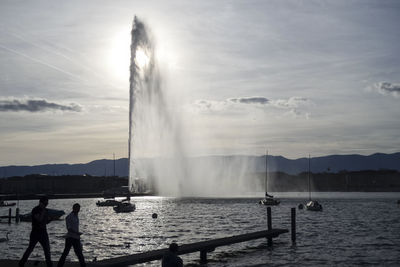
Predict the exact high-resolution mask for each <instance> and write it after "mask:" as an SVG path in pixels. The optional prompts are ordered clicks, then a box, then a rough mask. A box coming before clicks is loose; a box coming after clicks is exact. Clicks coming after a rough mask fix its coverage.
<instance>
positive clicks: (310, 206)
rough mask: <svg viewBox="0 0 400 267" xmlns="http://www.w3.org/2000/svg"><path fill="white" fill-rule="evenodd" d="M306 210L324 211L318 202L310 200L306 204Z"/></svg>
mask: <svg viewBox="0 0 400 267" xmlns="http://www.w3.org/2000/svg"><path fill="white" fill-rule="evenodd" d="M306 209H307V210H311V211H322V205H321V204H319V203H318V201H316V200H310V201H309V202H308V203H307V204H306Z"/></svg>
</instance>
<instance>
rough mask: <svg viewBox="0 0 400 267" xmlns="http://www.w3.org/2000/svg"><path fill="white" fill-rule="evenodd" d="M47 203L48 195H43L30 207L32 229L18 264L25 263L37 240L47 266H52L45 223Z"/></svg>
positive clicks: (48, 220) (47, 221) (47, 220)
mask: <svg viewBox="0 0 400 267" xmlns="http://www.w3.org/2000/svg"><path fill="white" fill-rule="evenodd" d="M48 204H49V199H48V197H46V196H43V197H41V198H40V199H39V205H38V206H36V207H34V208H33V209H32V231H31V235H30V237H29V246H28V248H27V249H26V251H25V253H24V255H23V256H22V259H21V260H20V261H19V263H18V265H19V266H24V265H25V263H26V261H27V260H28V258H29V255H31V253H32V251H33V249H34V248H35V246H36V244H37V243H38V242H39V243H40V245H41V246H42V247H43V251H44V256H45V258H46V265H47V267H52V266H53V265H52V262H51V257H50V242H49V235H48V234H47V228H46V225H47V224H48V223H49V222H50V219H49V217H48V214H47V209H46V207H47V205H48Z"/></svg>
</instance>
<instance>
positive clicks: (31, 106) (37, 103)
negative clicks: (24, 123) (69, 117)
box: [0, 99, 82, 112]
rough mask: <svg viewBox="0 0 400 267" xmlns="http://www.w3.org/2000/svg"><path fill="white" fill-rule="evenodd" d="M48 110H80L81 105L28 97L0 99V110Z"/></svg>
mask: <svg viewBox="0 0 400 267" xmlns="http://www.w3.org/2000/svg"><path fill="white" fill-rule="evenodd" d="M48 110H61V111H74V112H80V111H81V110H82V108H81V106H79V105H77V104H74V103H71V104H69V105H61V104H57V103H51V102H47V101H46V100H45V99H28V100H18V99H13V100H9V99H6V100H4V99H3V100H2V99H0V112H7V111H14V112H19V111H28V112H41V111H42V112H43V111H48Z"/></svg>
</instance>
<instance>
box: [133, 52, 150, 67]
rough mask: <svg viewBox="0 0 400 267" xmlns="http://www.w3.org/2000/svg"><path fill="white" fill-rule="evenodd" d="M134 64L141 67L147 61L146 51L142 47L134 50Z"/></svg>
mask: <svg viewBox="0 0 400 267" xmlns="http://www.w3.org/2000/svg"><path fill="white" fill-rule="evenodd" d="M135 60H136V65H137V66H138V67H139V68H143V67H144V66H146V65H147V64H148V63H149V57H148V56H147V55H146V53H145V52H144V51H143V50H142V49H138V50H136V58H135Z"/></svg>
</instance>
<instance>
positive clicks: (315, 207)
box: [306, 155, 322, 211]
mask: <svg viewBox="0 0 400 267" xmlns="http://www.w3.org/2000/svg"><path fill="white" fill-rule="evenodd" d="M310 161H311V159H310V155H308V202H307V204H306V210H309V211H322V205H321V204H319V203H318V201H316V200H312V199H311V180H310V174H311V163H310Z"/></svg>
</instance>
